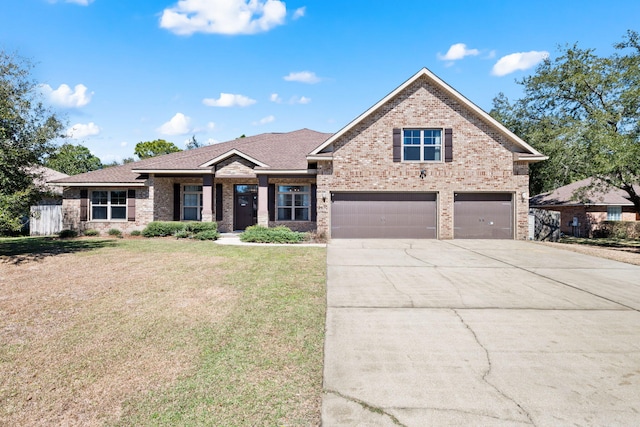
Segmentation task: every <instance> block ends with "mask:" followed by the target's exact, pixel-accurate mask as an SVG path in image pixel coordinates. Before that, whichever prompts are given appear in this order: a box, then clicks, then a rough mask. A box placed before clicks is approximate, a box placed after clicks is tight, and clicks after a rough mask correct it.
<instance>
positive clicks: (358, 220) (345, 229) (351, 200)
mask: <svg viewBox="0 0 640 427" xmlns="http://www.w3.org/2000/svg"><path fill="white" fill-rule="evenodd" d="M331 224H332V225H331V236H332V237H333V238H354V239H362V238H435V237H436V194H435V193H335V194H333V195H332V204H331Z"/></svg>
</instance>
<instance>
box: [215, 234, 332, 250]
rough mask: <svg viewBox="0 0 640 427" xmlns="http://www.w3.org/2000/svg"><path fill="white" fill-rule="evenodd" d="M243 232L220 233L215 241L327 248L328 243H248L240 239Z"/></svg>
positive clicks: (226, 243) (221, 243)
mask: <svg viewBox="0 0 640 427" xmlns="http://www.w3.org/2000/svg"><path fill="white" fill-rule="evenodd" d="M240 234H242V233H220V238H219V239H218V240H216V241H215V242H216V243H217V244H219V245H237V246H289V247H298V246H304V247H315V248H326V247H327V244H326V243H248V242H243V241H241V240H240Z"/></svg>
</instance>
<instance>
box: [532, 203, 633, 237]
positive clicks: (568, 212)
mask: <svg viewBox="0 0 640 427" xmlns="http://www.w3.org/2000/svg"><path fill="white" fill-rule="evenodd" d="M540 209H549V210H554V211H559V212H560V231H561V232H562V233H564V234H566V235H568V236H576V237H592V236H593V231H594V230H595V229H596V228H597V227H598V225H599V224H600V223H601V222H602V221H606V220H607V207H606V206H550V207H548V208H545V207H541V208H540ZM573 218H578V226H577V227H574V226H573V225H572V224H573ZM621 220H622V221H636V213H635V211H634V209H633V207H631V206H623V208H622V217H621Z"/></svg>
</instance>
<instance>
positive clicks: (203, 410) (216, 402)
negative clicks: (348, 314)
mask: <svg viewBox="0 0 640 427" xmlns="http://www.w3.org/2000/svg"><path fill="white" fill-rule="evenodd" d="M325 260H326V252H325V249H324V248H315V247H313V248H312V247H247V246H220V245H216V244H215V243H212V242H208V241H185V240H176V239H124V240H122V239H86V238H83V239H70V240H56V239H44V238H37V239H34V238H24V239H0V425H104V424H108V425H252V426H253V425H265V426H266V425H269V426H272V425H273V426H276V425H317V424H319V421H320V400H321V393H322V346H323V339H324V315H325V286H324V284H325Z"/></svg>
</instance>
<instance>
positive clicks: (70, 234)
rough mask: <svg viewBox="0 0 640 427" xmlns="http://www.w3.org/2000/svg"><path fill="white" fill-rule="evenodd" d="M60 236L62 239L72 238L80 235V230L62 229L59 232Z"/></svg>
mask: <svg viewBox="0 0 640 427" xmlns="http://www.w3.org/2000/svg"><path fill="white" fill-rule="evenodd" d="M58 236H59V237H60V238H61V239H70V238H72V237H78V232H77V231H75V230H69V229H67V230H62V231H61V232H60V233H58Z"/></svg>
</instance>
